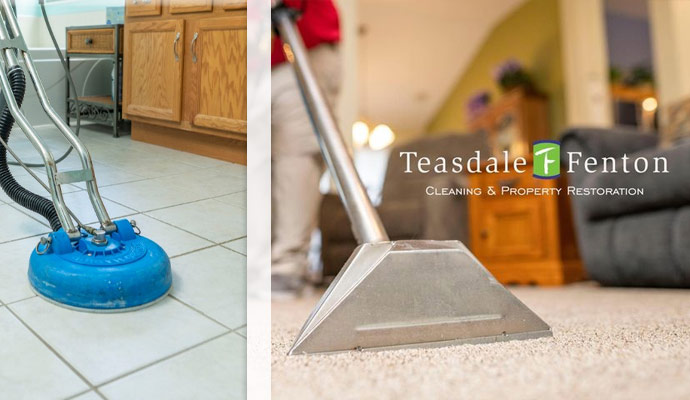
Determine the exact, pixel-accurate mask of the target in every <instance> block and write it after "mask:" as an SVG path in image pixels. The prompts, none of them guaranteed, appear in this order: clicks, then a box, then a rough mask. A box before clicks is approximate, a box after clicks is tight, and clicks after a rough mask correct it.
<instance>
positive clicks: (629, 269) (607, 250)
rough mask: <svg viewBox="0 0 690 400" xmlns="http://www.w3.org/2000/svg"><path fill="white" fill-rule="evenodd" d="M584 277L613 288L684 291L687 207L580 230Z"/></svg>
mask: <svg viewBox="0 0 690 400" xmlns="http://www.w3.org/2000/svg"><path fill="white" fill-rule="evenodd" d="M580 229H581V230H582V231H581V232H580V235H579V239H580V243H579V244H580V247H581V249H582V253H583V256H584V261H585V265H586V268H587V272H588V274H589V276H590V277H591V278H592V279H594V280H596V281H598V282H600V283H602V284H604V285H615V286H655V287H690V206H687V207H682V208H680V209H667V210H660V211H654V212H649V213H639V214H633V215H628V216H624V217H620V218H609V219H604V220H600V221H591V222H589V223H588V224H586V225H584V226H581V227H580Z"/></svg>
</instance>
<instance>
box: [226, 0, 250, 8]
mask: <svg viewBox="0 0 690 400" xmlns="http://www.w3.org/2000/svg"><path fill="white" fill-rule="evenodd" d="M221 1H222V4H223V8H224V9H226V10H237V9H242V8H247V1H246V0H221Z"/></svg>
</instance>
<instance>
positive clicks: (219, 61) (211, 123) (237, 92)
mask: <svg viewBox="0 0 690 400" xmlns="http://www.w3.org/2000/svg"><path fill="white" fill-rule="evenodd" d="M194 28H195V29H194V30H193V32H192V31H191V30H190V33H189V36H190V37H191V40H190V50H191V54H190V56H191V57H188V58H187V59H188V60H191V74H190V79H191V80H192V82H191V83H192V84H191V85H190V86H191V87H192V88H193V89H192V90H191V91H192V93H191V97H190V98H189V99H190V103H191V107H192V112H193V116H192V123H193V124H194V125H196V126H199V127H204V128H211V129H218V130H224V131H232V132H240V133H246V132H247V20H246V18H245V17H243V16H242V17H222V18H210V19H204V20H199V21H197V22H196V24H195V25H194Z"/></svg>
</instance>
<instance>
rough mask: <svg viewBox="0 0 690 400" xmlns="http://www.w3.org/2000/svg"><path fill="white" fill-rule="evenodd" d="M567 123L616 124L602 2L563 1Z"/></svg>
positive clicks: (562, 18) (598, 0) (562, 17)
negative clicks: (610, 86) (614, 121)
mask: <svg viewBox="0 0 690 400" xmlns="http://www.w3.org/2000/svg"><path fill="white" fill-rule="evenodd" d="M560 12H561V38H562V39H561V40H562V41H563V46H562V49H563V50H562V51H563V67H564V77H565V102H566V123H567V124H568V125H569V126H573V125H587V126H602V127H608V126H611V125H612V124H613V113H612V110H611V95H610V90H609V74H608V56H607V49H606V29H605V25H604V24H605V20H604V5H603V0H577V1H573V0H561V2H560Z"/></svg>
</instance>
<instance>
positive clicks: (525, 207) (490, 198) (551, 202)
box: [469, 162, 584, 285]
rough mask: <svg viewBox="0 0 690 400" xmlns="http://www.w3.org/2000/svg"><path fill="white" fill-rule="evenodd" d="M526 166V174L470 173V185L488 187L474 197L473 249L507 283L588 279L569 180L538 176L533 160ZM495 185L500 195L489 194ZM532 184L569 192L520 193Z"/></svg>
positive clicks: (532, 186)
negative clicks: (535, 176) (572, 213)
mask: <svg viewBox="0 0 690 400" xmlns="http://www.w3.org/2000/svg"><path fill="white" fill-rule="evenodd" d="M501 168H502V167H501ZM501 168H499V170H502V169H501ZM525 168H526V171H525V172H524V173H522V174H518V173H516V172H514V171H513V172H508V173H496V174H489V173H486V172H483V173H480V174H471V175H470V186H471V187H473V188H479V189H481V191H482V194H481V195H479V196H469V213H470V243H471V246H470V247H471V248H472V251H473V253H474V254H475V255H476V256H477V258H478V259H479V260H480V261H481V262H482V263H483V264H484V266H485V267H486V268H487V269H488V270H489V271H491V273H492V274H494V276H495V277H496V279H498V280H499V281H500V282H501V283H504V284H510V283H520V284H535V283H536V284H540V285H559V284H564V283H567V282H572V281H575V280H579V279H582V278H583V277H584V272H583V269H582V266H581V263H580V260H579V256H578V250H577V244H576V240H575V232H574V227H573V223H572V217H571V212H570V203H569V200H568V196H567V195H566V193H565V190H566V189H565V183H564V180H563V179H562V178H558V179H552V180H542V179H534V178H532V173H531V169H532V164H531V162H530V164H529V165H527V166H526V167H525ZM489 187H492V188H494V189H495V191H496V192H495V193H496V194H495V195H490V194H489V193H488V188H489ZM504 187H505V188H507V190H509V189H514V191H513V194H508V193H504V194H502V192H501V190H502V188H504ZM526 188H538V189H547V190H551V189H556V188H562V189H563V190H562V191H561V194H560V195H558V194H555V192H554V194H547V195H534V194H532V195H520V194H519V190H520V189H526ZM552 192H553V191H552Z"/></svg>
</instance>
